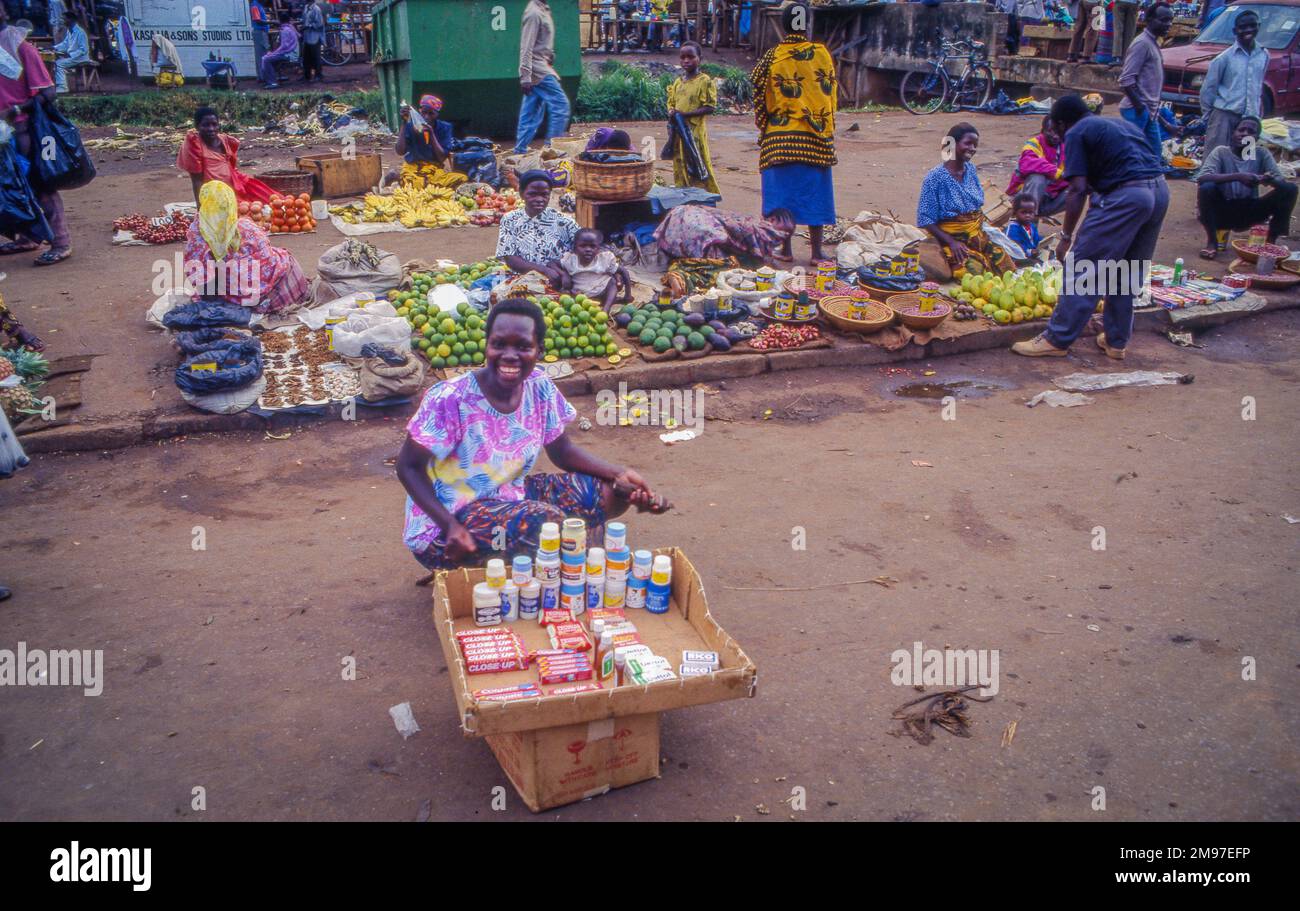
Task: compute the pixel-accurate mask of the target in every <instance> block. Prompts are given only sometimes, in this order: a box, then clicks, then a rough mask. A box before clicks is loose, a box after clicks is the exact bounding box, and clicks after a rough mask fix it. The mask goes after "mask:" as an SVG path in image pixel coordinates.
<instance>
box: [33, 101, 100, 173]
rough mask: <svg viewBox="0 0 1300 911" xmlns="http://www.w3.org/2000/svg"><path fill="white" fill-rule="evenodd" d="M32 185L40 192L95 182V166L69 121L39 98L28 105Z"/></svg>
mask: <svg viewBox="0 0 1300 911" xmlns="http://www.w3.org/2000/svg"><path fill="white" fill-rule="evenodd" d="M31 136H32V149H31V160H32V175H31V178H32V185H33V186H34V187H36V188H37V189H40V190H42V191H44V192H47V193H48V192H52V191H55V190H75V189H77V188H78V187H84V186H85V185H86V184H88V183H90V182H91V181H92V180H94V179H95V162H94V161H93V160H92V159H91V157H90V153H89V152H87V151H86V147H85V146H84V145H82V144H81V133H80V132H78V131H77V128H76V127H75V126H73V125H72V121H70V120H68V118H66V117H64V116H63V113H62V112H61V111H60V110H59V109H58V108H57V107H55V106H54V105H53V104H51V103H49V102H48V101H46V100H45V99H44V98H43V97H42V96H40V95H38V96H36V103H35V104H34V105H32V122H31Z"/></svg>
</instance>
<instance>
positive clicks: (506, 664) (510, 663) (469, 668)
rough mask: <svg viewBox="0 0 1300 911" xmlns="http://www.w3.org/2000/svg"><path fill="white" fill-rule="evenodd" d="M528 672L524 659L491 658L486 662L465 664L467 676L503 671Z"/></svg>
mask: <svg viewBox="0 0 1300 911" xmlns="http://www.w3.org/2000/svg"><path fill="white" fill-rule="evenodd" d="M522 670H527V665H526V664H525V663H524V660H523V659H522V658H491V659H488V660H485V661H478V660H475V661H468V662H466V664H465V673H467V674H499V673H501V672H502V671H522Z"/></svg>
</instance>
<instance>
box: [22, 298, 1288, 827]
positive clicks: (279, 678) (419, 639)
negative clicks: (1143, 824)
mask: <svg viewBox="0 0 1300 911" xmlns="http://www.w3.org/2000/svg"><path fill="white" fill-rule="evenodd" d="M1297 329H1300V316H1297V314H1296V313H1295V312H1294V311H1290V312H1284V313H1278V314H1271V315H1266V316H1264V317H1261V318H1259V319H1257V320H1255V321H1252V322H1250V323H1238V324H1236V325H1234V326H1232V327H1227V328H1225V329H1220V330H1215V331H1212V332H1209V333H1206V335H1205V336H1204V337H1203V339H1202V340H1203V341H1204V343H1205V344H1206V346H1207V347H1206V348H1205V349H1202V350H1186V349H1178V348H1175V347H1174V346H1172V345H1170V344H1168V343H1167V342H1165V341H1163V340H1161V339H1159V338H1158V337H1156V336H1152V335H1147V336H1142V337H1140V338H1139V339H1138V340H1137V342H1136V349H1135V351H1134V355H1133V356H1132V359H1131V361H1130V362H1128V363H1127V364H1126V366H1129V367H1133V368H1162V369H1174V370H1180V371H1184V372H1190V373H1193V374H1195V377H1196V379H1195V382H1194V383H1192V384H1191V385H1187V386H1171V387H1160V388H1152V389H1127V390H1115V391H1111V392H1107V393H1101V394H1099V395H1098V396H1097V401H1096V403H1095V404H1093V405H1091V406H1088V407H1084V408H1075V409H1068V410H1067V409H1060V410H1052V409H1048V408H1045V407H1042V408H1037V409H1034V410H1032V411H1031V410H1029V409H1026V408H1025V407H1024V405H1023V402H1024V400H1025V399H1026V398H1028V397H1029V396H1030V395H1031V394H1033V393H1035V392H1037V391H1039V390H1041V389H1043V388H1048V386H1049V379H1050V377H1053V376H1058V375H1060V374H1062V373H1064V372H1069V371H1070V370H1072V369H1087V370H1102V369H1105V368H1106V366H1107V365H1106V364H1104V363H1100V362H1099V358H1098V357H1097V355H1096V354H1094V353H1092V352H1089V351H1087V348H1086V346H1085V347H1084V348H1083V350H1082V351H1081V352H1080V354H1078V355H1075V356H1073V357H1072V359H1071V361H1070V362H1067V363H1060V362H1053V363H1051V364H1044V363H1042V362H1031V363H1025V362H1021V361H1017V360H1013V359H1012V358H1011V357H1010V356H1009V355H1006V354H1005V353H1001V352H985V353H982V354H979V355H974V356H970V357H965V358H959V359H955V358H954V359H946V360H943V361H936V362H934V363H933V364H923V365H919V366H918V367H916V368H915V369H913V370H911V371H909V373H908V374H888V373H887V372H886V371H885V370H884V369H883V368H882V369H874V370H865V371H851V370H825V371H809V372H801V373H784V374H781V373H778V374H767V375H764V376H761V377H756V378H753V379H749V380H733V381H729V382H727V383H726V384H725V388H721V384H719V385H718V386H714V387H710V389H711V390H716V392H712V391H706V392H705V415H706V418H708V419H709V420H708V421H707V423H706V430H705V433H704V434H703V436H701V437H700V438H699V439H697V440H695V441H692V442H690V443H687V444H683V445H678V446H675V447H672V448H669V447H666V446H664V445H663V444H661V443H660V442H659V441H658V440H657V439H656V437H655V436H654V430H653V429H652V428H617V427H602V426H596V427H595V428H594V429H593V430H592V431H591V432H589V433H585V434H580V436H581V441H582V442H583V443H584V444H586V445H589V446H590V447H591V448H592V449H594V450H595V451H597V452H598V453H600V454H602V455H604V456H606V457H609V458H613V459H617V460H620V461H626V462H628V463H630V464H632V465H634V466H635V467H637V468H638V469H640V470H642V471H643V473H644V474H646V475H647V476H648V477H649V478H651V479H652V481H653V482H655V483H656V484H657V485H658V486H659V487H661V488H662V489H663V490H664V491H665V492H666V493H668V494H669V495H670V496H671V497H672V498H673V499H674V500H675V501H676V503H677V504H678V509H677V510H676V511H674V512H672V513H671V514H669V515H666V516H664V517H660V518H653V519H652V518H648V517H646V518H640V517H638V518H633V519H632V520H631V527H630V533H631V536H632V540H633V541H634V543H635V544H636V545H637V546H660V545H669V544H676V545H679V546H681V547H683V548H685V549H686V551H687V553H688V554H689V555H690V556H691V559H692V560H693V561H694V562H695V564H696V566H697V567H698V569H699V571H700V572H701V574H702V576H703V578H704V579H705V583H706V588H707V591H708V595H709V599H710V604H711V607H712V610H713V612H714V614H715V616H716V618H717V619H718V620H719V622H720V623H722V624H723V626H724V627H725V628H726V629H727V631H728V632H729V633H730V634H731V635H733V636H734V637H735V638H736V639H737V641H739V642H740V643H741V644H742V646H743V647H744V648H745V649H746V650H747V652H748V653H749V654H750V655H751V657H752V658H753V659H754V660H755V661H756V663H757V665H758V668H759V686H758V694H757V696H756V698H754V699H752V700H749V699H745V700H739V701H733V702H727V703H722V704H719V705H713V706H704V707H699V708H692V709H686V710H681V711H677V712H671V713H667V714H665V715H664V716H663V742H662V759H663V764H662V779H661V780H659V781H654V782H647V783H643V784H640V785H637V786H634V787H631V788H628V789H625V790H622V791H618V792H614V793H611V794H609V795H606V796H604V797H601V798H599V799H596V800H592V801H588V802H585V803H582V804H578V805H575V806H571V807H568V808H566V809H563V810H559V811H554V812H551V813H548V814H545V816H547V817H560V818H565V819H591V820H595V819H689V820H729V819H732V818H733V817H740V818H742V819H754V820H760V819H768V820H774V819H785V818H787V817H789V816H791V815H794V816H796V817H798V818H800V819H803V818H807V819H827V820H848V819H872V820H890V819H895V820H913V819H921V820H952V819H964V820H970V819H1046V820H1052V819H1098V818H1104V819H1111V820H1115V819H1123V820H1156V819H1159V820H1184V819H1235V820H1241V819H1296V818H1297V817H1300V805H1297V803H1296V794H1297V793H1300V790H1298V789H1297V785H1300V775H1298V774H1297V767H1296V761H1295V757H1296V755H1297V748H1298V747H1300V742H1298V741H1300V725H1298V722H1300V717H1298V712H1297V709H1296V706H1295V702H1294V700H1292V699H1291V698H1290V697H1289V695H1288V694H1289V692H1290V689H1291V687H1292V686H1294V684H1295V674H1296V668H1297V665H1296V657H1295V656H1296V653H1297V647H1298V646H1300V642H1298V641H1297V634H1296V626H1295V597H1296V586H1295V573H1296V553H1297V549H1296V538H1295V535H1296V534H1297V531H1296V530H1295V527H1294V526H1292V525H1290V524H1288V523H1287V521H1286V520H1285V519H1284V518H1283V514H1284V513H1285V514H1292V515H1294V514H1296V513H1300V485H1297V482H1296V479H1295V476H1294V472H1293V471H1292V466H1293V465H1294V452H1293V450H1294V439H1295V437H1294V431H1293V428H1294V427H1295V424H1296V421H1297V420H1300V405H1297V401H1298V399H1297V396H1296V394H1295V392H1296V384H1297V381H1298V380H1300V373H1298V372H1297V371H1298V370H1300V358H1298V357H1297V355H1296V353H1295V348H1294V342H1293V339H1294V338H1295V333H1296V331H1297ZM926 370H934V371H935V376H933V377H926V376H925V375H924V374H925V371H926ZM961 381H971V382H972V384H973V385H972V386H970V387H963V388H961V389H959V390H958V393H957V395H958V402H957V411H956V420H953V421H945V420H943V419H942V417H941V403H940V402H939V401H936V400H934V399H924V398H921V399H907V398H903V397H900V396H899V395H896V394H895V390H896V389H897V388H898V387H900V386H907V385H912V384H917V383H941V382H961ZM980 387H992V388H980ZM1246 395H1250V396H1253V397H1254V398H1255V400H1256V402H1257V419H1256V420H1255V421H1253V422H1246V421H1243V420H1242V416H1241V412H1242V397H1243V396H1246ZM575 404H577V406H578V407H579V408H580V410H582V411H584V412H585V413H586V414H587V415H588V416H589V417H593V418H594V417H595V414H594V400H593V399H590V398H584V399H579V400H576V402H575ZM768 409H771V411H772V415H771V416H770V417H769V418H768V419H766V420H765V419H764V412H766V411H767V410H768ZM401 435H402V428H401V425H400V424H399V423H398V422H389V423H383V422H369V423H365V424H358V423H351V424H344V423H340V422H333V423H330V424H321V425H316V426H313V427H310V428H308V429H306V430H304V431H300V432H296V433H295V434H294V435H293V437H292V438H291V439H289V440H284V441H276V440H271V439H264V438H260V437H258V436H256V435H243V436H227V437H208V438H194V439H189V440H185V441H181V442H169V443H165V444H159V445H156V446H146V447H138V448H135V449H129V450H118V451H114V452H108V453H103V454H97V453H84V454H77V455H66V456H42V457H40V458H38V459H37V460H36V461H35V463H34V465H33V467H31V468H29V469H28V470H26V471H24V472H22V473H21V474H20V475H18V476H17V477H16V478H15V479H12V480H10V481H9V482H7V483H4V484H2V485H0V504H2V506H3V512H4V515H5V526H6V538H7V540H6V547H5V558H4V581H5V582H6V584H8V585H10V586H11V587H12V588H13V589H14V591H15V595H14V597H13V599H12V600H10V601H8V602H6V603H4V604H2V605H0V629H3V630H4V637H3V644H4V645H5V646H6V647H9V648H13V647H14V644H15V643H16V642H17V641H25V642H27V643H28V644H29V646H31V647H46V648H49V647H60V648H99V649H103V650H104V653H105V665H106V669H107V670H106V683H105V686H104V692H103V695H102V696H99V697H97V698H88V697H85V696H83V695H81V694H80V692H79V691H75V692H74V691H70V690H67V689H55V688H49V687H24V688H10V687H6V688H4V690H3V691H0V700H3V701H2V702H0V717H2V718H3V724H0V768H2V769H3V774H0V818H6V819H49V818H56V819H67V818H78V819H155V820H156V819H168V818H193V817H195V816H203V817H205V818H211V819H246V818H252V819H396V820H402V819H415V818H416V817H417V815H418V814H419V812H420V808H421V805H422V804H424V803H425V802H426V801H428V802H429V805H430V808H431V814H432V817H433V818H435V819H475V818H485V817H491V816H494V815H495V814H494V813H493V811H492V810H491V809H490V800H491V792H492V789H493V788H494V787H496V786H498V785H506V786H507V787H508V782H507V781H506V780H505V778H504V776H503V774H502V772H501V771H500V769H499V767H498V766H497V764H496V761H495V760H494V759H493V757H492V756H491V754H490V752H489V750H488V749H487V747H486V745H485V744H483V743H482V742H479V741H470V740H464V739H462V738H461V736H460V734H459V731H458V722H457V715H456V711H455V707H454V703H453V700H452V695H451V690H450V687H449V685H448V683H447V682H446V667H445V664H444V661H443V659H442V657H441V652H440V650H439V648H438V645H437V642H436V638H435V633H434V630H433V626H432V623H431V621H430V616H429V611H430V600H429V599H430V595H429V590H428V589H425V588H417V587H415V586H414V585H413V582H414V581H415V579H416V578H417V577H418V576H419V575H421V570H420V569H419V567H418V565H417V564H416V563H415V562H414V561H413V560H412V559H411V558H410V557H409V556H408V555H407V554H406V552H405V551H404V550H403V548H402V546H401V540H400V532H401V524H400V523H401V507H402V492H401V489H400V487H399V485H398V484H397V482H396V481H395V479H394V477H393V469H392V467H391V465H389V464H388V463H387V462H386V460H388V459H390V458H391V457H392V456H393V455H394V454H395V452H396V450H397V447H398V445H399V442H400V439H401ZM913 460H918V461H926V462H929V463H931V464H932V465H933V466H934V467H933V468H918V467H913V464H912V461H913ZM796 526H799V527H802V528H803V529H804V530H805V533H806V539H807V540H806V544H807V547H806V550H795V549H793V547H792V540H793V536H794V535H795V534H797V533H798V532H797V530H796ZM1097 526H1102V527H1103V528H1104V529H1105V534H1106V544H1107V546H1106V549H1105V550H1104V551H1096V550H1094V549H1093V546H1092V542H1093V541H1094V538H1095V532H1094V529H1095V528H1096V527H1097ZM200 527H201V528H202V529H204V533H205V534H206V541H207V549H206V550H204V551H195V550H193V549H192V543H191V542H192V541H193V539H194V538H193V536H194V534H195V533H196V529H198V528H200ZM878 576H887V577H889V578H891V579H895V580H897V583H896V584H892V586H891V587H882V586H879V585H872V584H867V585H847V586H835V587H829V588H822V589H818V590H813V591H806V592H797V593H776V592H752V591H744V592H742V591H737V590H734V589H735V588H737V587H764V586H765V587H783V588H784V587H798V586H810V585H816V584H825V583H832V582H846V581H851V580H862V579H871V578H875V577H878ZM916 641H921V642H924V643H925V645H926V647H927V648H929V647H933V648H943V647H945V646H951V647H954V648H980V649H997V650H999V654H1000V671H1001V685H1000V691H999V693H998V695H997V696H996V697H995V698H994V700H993V701H992V702H989V703H987V704H978V705H975V706H974V707H973V709H972V711H971V718H972V721H973V729H972V736H971V737H970V738H969V739H959V738H957V737H953V736H951V735H949V734H947V733H943V732H940V733H939V734H938V737H937V739H936V740H935V741H934V742H933V743H931V744H929V745H928V746H921V745H919V744H917V743H915V742H913V741H911V740H909V739H906V738H899V737H896V736H893V734H894V732H896V731H897V724H896V723H895V722H892V721H891V720H890V718H889V715H890V712H891V710H892V709H893V708H895V707H896V706H897V705H899V704H901V703H903V702H905V701H907V700H909V699H911V698H912V697H913V696H914V691H913V690H911V689H910V688H907V687H898V686H894V685H892V684H891V682H890V669H891V667H892V664H891V661H890V653H891V652H892V651H893V650H894V649H897V648H910V647H911V644H912V643H913V642H916ZM348 655H351V656H354V657H355V658H356V660H357V670H358V679H357V680H355V681H352V682H346V681H343V680H341V674H340V662H341V660H342V659H343V658H344V656H348ZM1246 657H1250V658H1253V659H1254V662H1255V665H1256V667H1257V669H1258V679H1256V680H1254V681H1251V682H1245V681H1243V680H1242V676H1241V674H1242V661H1243V659H1244V658H1246ZM405 701H409V702H410V703H411V705H412V708H413V710H414V714H415V717H416V719H417V720H418V722H419V724H420V726H421V728H422V729H423V730H422V731H421V732H420V733H419V734H417V735H415V736H414V737H412V738H411V739H410V740H408V741H405V742H404V741H403V740H402V739H401V737H400V736H399V735H398V734H397V732H396V731H395V730H394V728H393V723H392V721H391V720H390V718H389V716H388V712H387V710H388V708H389V706H392V705H395V704H397V703H400V702H405ZM1011 722H1015V723H1016V725H1017V727H1016V733H1015V737H1014V740H1013V741H1012V742H1011V744H1010V745H1009V746H1005V747H1004V746H1001V745H1000V743H1001V738H1002V736H1003V731H1004V729H1005V728H1006V727H1007V725H1008V724H1010V723H1011ZM1098 785H1100V786H1102V787H1104V788H1105V789H1106V794H1107V804H1106V810H1105V811H1104V812H1099V811H1096V810H1094V809H1092V803H1093V799H1094V795H1093V790H1092V789H1093V788H1094V787H1095V786H1098ZM196 786H202V787H204V788H205V789H206V792H207V801H208V802H207V810H206V811H205V812H203V813H198V814H196V813H195V812H193V811H192V810H191V809H190V800H191V796H190V795H191V791H192V788H194V787H196ZM795 786H800V787H803V788H805V789H806V792H807V795H808V802H807V810H806V812H800V813H790V812H789V811H788V809H787V808H786V807H785V806H784V805H783V804H782V803H781V801H782V800H784V799H786V798H788V797H789V796H790V795H791V788H793V787H795ZM760 805H762V806H763V807H764V808H765V809H768V810H771V811H772V813H771V815H767V816H765V815H762V814H761V813H760V811H759V810H757V809H756V808H757V807H759V806H760ZM503 815H504V816H507V817H510V818H528V817H530V816H531V814H529V813H528V811H527V810H526V809H525V808H524V807H523V806H522V804H521V802H520V801H519V800H518V799H517V798H516V797H515V796H514V794H513V792H511V795H510V797H509V800H508V805H507V809H506V811H505V812H504V814H503Z"/></svg>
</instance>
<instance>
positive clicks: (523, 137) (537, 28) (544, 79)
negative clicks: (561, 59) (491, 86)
mask: <svg viewBox="0 0 1300 911" xmlns="http://www.w3.org/2000/svg"><path fill="white" fill-rule="evenodd" d="M519 85H520V88H522V89H523V92H524V101H523V104H521V105H520V106H519V129H518V131H517V133H516V135H515V152H516V153H517V154H522V153H524V152H526V151H528V143H530V142H531V141H532V139H533V137H534V136H536V135H537V131H538V129H539V128H540V127H541V125H542V119H543V118H545V119H546V145H547V147H549V146H550V144H551V140H552V139H554V138H555V137H556V136H563V135H564V134H565V133H566V132H567V131H568V129H569V99H568V97H567V96H566V95H565V94H564V88H563V87H562V86H561V85H560V77H559V75H558V74H557V73H556V72H555V23H554V21H553V20H552V19H551V8H550V7H549V6H547V5H546V2H545V0H529V3H528V6H526V7H525V8H524V18H523V34H522V35H521V36H520V39H519Z"/></svg>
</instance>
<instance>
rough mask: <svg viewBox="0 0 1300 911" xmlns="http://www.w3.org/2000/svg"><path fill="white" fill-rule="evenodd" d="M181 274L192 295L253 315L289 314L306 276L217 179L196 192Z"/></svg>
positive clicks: (303, 291) (303, 292)
mask: <svg viewBox="0 0 1300 911" xmlns="http://www.w3.org/2000/svg"><path fill="white" fill-rule="evenodd" d="M184 264H185V277H186V280H187V281H189V282H192V283H193V285H194V289H195V296H196V297H200V296H203V297H215V298H220V299H221V300H225V301H229V302H230V303H232V304H237V305H238V306H241V307H249V308H251V309H253V310H254V311H256V312H257V313H277V314H283V313H288V312H290V311H292V310H296V309H298V308H299V307H300V306H302V304H303V303H304V302H305V301H306V300H307V292H308V290H309V287H308V284H307V278H306V276H305V275H303V274H302V267H301V266H299V265H298V260H296V259H294V258H293V254H292V253H290V252H289V251H288V250H285V249H284V248H282V247H273V246H271V242H270V240H269V239H268V238H267V235H266V232H265V231H263V230H262V229H261V228H259V227H258V226H257V225H255V224H253V222H252V221H251V220H249V219H247V218H240V217H239V202H238V200H236V199H235V191H234V190H232V189H230V187H229V186H227V185H226V184H224V183H222V182H221V181H219V180H212V181H209V182H208V183H205V184H204V185H203V186H202V188H201V189H200V190H199V217H198V218H196V219H194V221H193V222H191V223H190V227H189V232H188V234H187V235H186V238H185V259H184Z"/></svg>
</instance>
